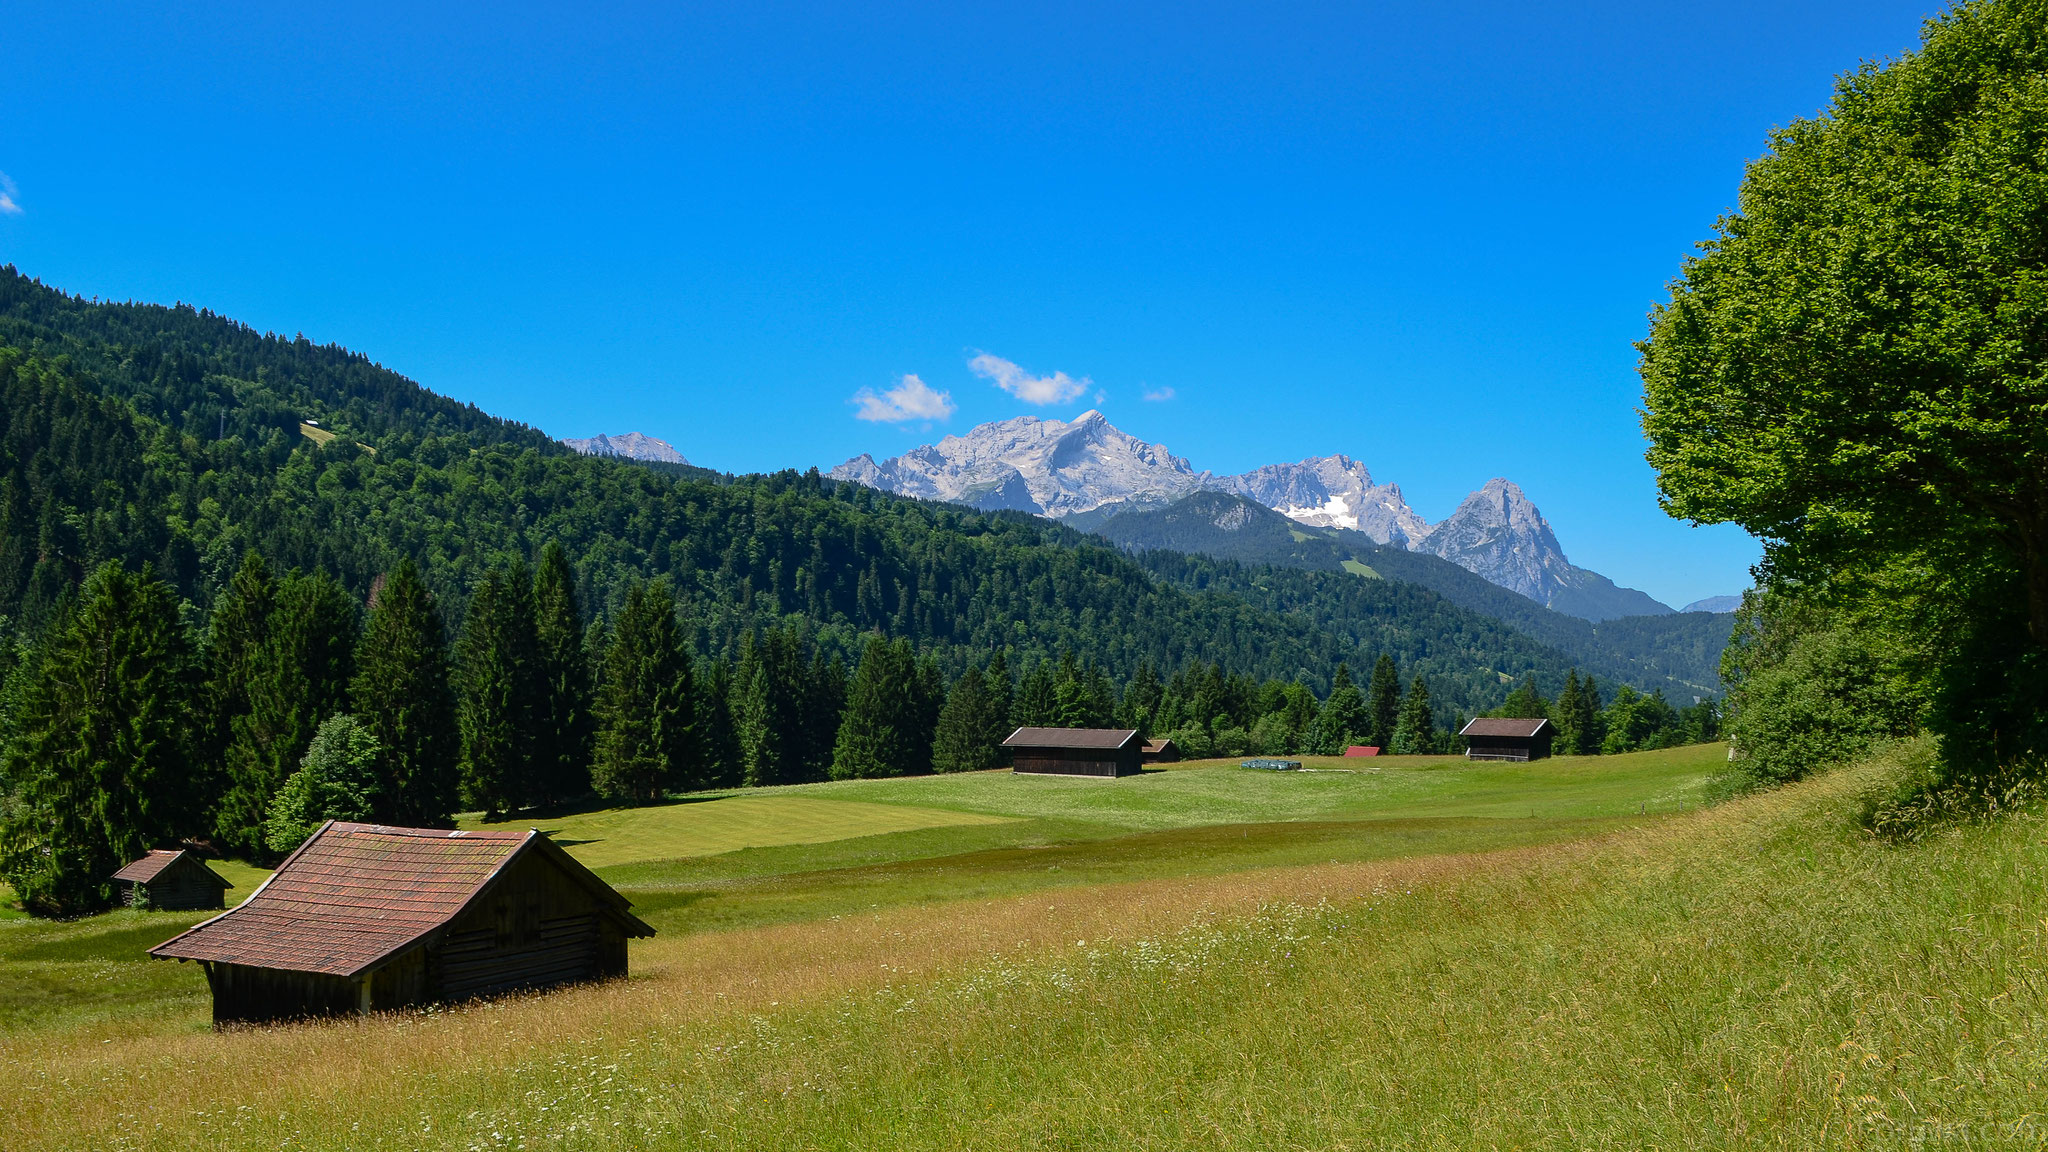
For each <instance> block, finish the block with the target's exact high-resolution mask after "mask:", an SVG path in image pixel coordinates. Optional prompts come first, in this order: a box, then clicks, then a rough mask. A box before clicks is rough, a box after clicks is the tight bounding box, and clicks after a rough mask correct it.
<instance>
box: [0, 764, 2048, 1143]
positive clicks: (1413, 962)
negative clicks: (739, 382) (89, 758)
mask: <svg viewBox="0 0 2048 1152" xmlns="http://www.w3.org/2000/svg"><path fill="white" fill-rule="evenodd" d="M1883 770H1884V769H1883V767H1882V766H1877V767H1871V768H1866V769H1863V770H1860V771H1856V772H1847V773H1840V774H1837V775H1835V776H1831V777H1828V778H1826V779H1823V780H1820V781H1816V782H1813V783H1810V784H1808V785H1804V786H1801V787H1799V788H1795V789H1788V790H1785V791H1782V792H1779V793H1774V794H1770V795H1765V796H1759V797H1754V798H1751V799H1748V800H1745V801H1742V802H1739V803H1736V804H1731V805H1728V806H1726V807H1724V808H1721V809H1716V810H1710V811H1707V812H1703V813H1698V814H1694V815H1690V816H1686V817H1681V818H1676V819H1673V820H1670V821H1667V822H1665V823H1662V824H1660V825H1657V826H1655V827H1652V828H1648V829H1643V830H1638V831H1635V832H1630V833H1624V834H1619V835H1615V836H1611V837H1608V838H1606V839H1604V840H1602V841H1599V842H1593V843H1580V844H1573V845H1563V846H1556V847H1549V848H1539V849H1528V850H1519V851H1513V852H1504V853H1496V854H1489V855H1486V856H1479V857H1447V858H1433V859H1426V860H1415V861H1404V862H1397V863H1392V864H1368V865H1335V866H1323V867H1315V868H1297V869H1285V870H1274V871H1268V872H1259V873H1249V874H1240V875H1234V876H1227V877H1222V878H1206V879H1199V880H1183V881H1149V882H1144V883H1136V884H1125V885H1116V886H1109V887H1101V888H1092V889H1084V890H1078V891H1063V892H1061V893H1059V894H1057V895H1051V896H1045V895H1041V896H1033V897H1023V898H1014V899H1006V900H1001V901H993V902H988V903H982V904H969V905H948V906H943V907H936V908H925V909H899V910H894V911H890V912H886V913H880V914H876V915H871V916H862V917H847V918H843V919H839V920H835V921H828V922H823V923H813V924H804V925H792V926H784V927H776V928H767V929H756V930H749V931H743V932H734V933H727V934H713V935H703V936H696V937H688V938H682V939H675V940H656V941H652V942H650V945H649V947H647V948H646V949H644V950H643V951H641V952H639V953H636V956H635V966H636V971H637V972H638V973H639V975H637V976H636V977H635V979H633V980H631V981H629V982H625V983H621V984H615V985H610V986H606V987H601V988H590V989H581V990H575V991H570V992H564V993H559V994H556V995H551V996H545V997H535V998H529V999H522V1000H513V1001H506V1002H501V1003H497V1004H492V1005H486V1006H479V1007H475V1008H471V1009H465V1010H459V1011H452V1012H446V1013H440V1014H435V1015H426V1016H416V1017H396V1018H389V1019H376V1020H369V1021H350V1022H343V1023H337V1024H328V1025H315V1026H305V1027H296V1028H284V1029H275V1030H267V1031H249V1032H237V1033H232V1034H226V1035H211V1034H194V1035H185V1036H178V1037H175V1038H173V1039H170V1040H168V1041H166V1040H162V1039H154V1038H145V1037H136V1036H119V1035H101V1036H80V1037H72V1038H41V1039H36V1038H30V1039H27V1040H24V1041H22V1042H20V1043H16V1044H12V1045H10V1047H9V1050H8V1052H7V1061H8V1063H7V1069H8V1073H9V1076H10V1079H11V1080H12V1081H13V1082H14V1083H16V1084H17V1085H19V1086H20V1087H21V1088H22V1089H24V1090H22V1091H19V1092H17V1094H16V1096H15V1101H16V1105H15V1107H14V1108H13V1109H12V1110H10V1112H9V1113H8V1114H7V1116H6V1118H5V1119H4V1120H0V1125H4V1128H0V1131H6V1132H7V1137H6V1139H5V1141H4V1143H5V1144H6V1146H7V1147H9V1148H32V1147H95V1148H101V1147H138V1148H252V1147H263V1148H269V1147H308V1146H310V1147H350V1148H354V1147H363V1148H370V1147H391V1148H400V1147H456V1148H463V1147H531V1148H540V1147H564V1148H584V1147H588V1148H609V1147H661V1148H668V1147H698V1146H702V1147H730V1146H735V1145H739V1146H746V1147H816V1148H838V1147H845V1148H885V1147H886V1148H898V1147H902V1148H1009V1147H1020V1148H1022V1147H1046V1148H1093V1147H1103V1148H1108V1147H1117V1148H1186V1147H1191V1146H1213V1147H1220V1148H1267V1147H1272V1148H1280V1147H1290V1148H1299V1147H1317V1148H1323V1147H1329V1148H1337V1147H1358V1148H1364V1147H1394V1146H1401V1147H1488V1146H1500V1147H1511V1146H1512V1147H1544V1146H1548V1147H1597V1146H1612V1147H1632V1148H1634V1147H1708V1146H1716V1147H1750V1146H1756V1147H1895V1146H1900V1145H1901V1144H1904V1143H1913V1142H1918V1143H1920V1144H1923V1145H1924V1144H1926V1143H1927V1142H1928V1141H1929V1140H1937V1141H1948V1142H1949V1144H1950V1145H1951V1146H1971V1145H1968V1144H1961V1143H1956V1142H1957V1141H1961V1140H1972V1141H1980V1142H1981V1141H1982V1140H1985V1139H1990V1138H1992V1137H1996V1138H1997V1139H2000V1140H2008V1141H2010V1140H2025V1139H2031V1138H2032V1137H2030V1136H2029V1135H2028V1133H2030V1132H2031V1131H2033V1130H2032V1129H2031V1128H2029V1127H2028V1125H2030V1124H2032V1123H2033V1121H2032V1119H2031V1116H2032V1112H2031V1109H2032V1108H2034V1107H2035V1106H2037V1104H2038V1103H2039V1101H2040V1100H2041V1099H2042V1094H2041V1091H2040V1085H2042V1084H2043V1083H2048V1076H2044V1075H2043V1067H2044V1065H2043V1061H2044V1059H2048V1057H2044V1053H2048V1044H2044V1043H2043V1041H2044V1040H2048V1035H2044V1030H2043V1026H2042V1021H2043V1019H2044V1018H2048V998H2044V985H2043V980H2042V973H2043V971H2044V968H2048V949H2044V946H2043V931H2044V928H2048V919H2044V914H2048V906H2044V904H2048V896H2044V894H2043V892H2042V890H2041V885H2040V883H2039V879H2040V876H2041V865H2042V864H2043V863H2044V862H2048V855H2044V848H2043V844H2042V833H2043V829H2042V826H2041V824H2040V822H2039V821H2038V819H2036V818H2034V817H2031V816H2021V817H2018V818H2014V819H2011V820H2008V821H2006V822H2004V823H2001V824H1999V825H1997V826H1994V827H1986V828H1966V829H1960V830H1957V831H1955V832H1953V833H1951V834H1948V835H1946V836H1944V837H1941V838H1938V839H1937V840H1936V841H1935V842H1933V843H1929V844H1926V845H1921V846H1918V847H1916V848H1913V849H1910V850H1900V849H1895V848H1886V847H1882V846H1879V845H1876V844H1873V843H1871V842H1869V841H1868V839H1867V838H1865V837H1862V836H1861V835H1860V834H1859V833H1857V832H1856V831H1855V829H1854V827H1853V823H1852V822H1851V820H1850V819H1849V817H1848V813H1849V812H1850V811H1851V810H1852V809H1853V807H1854V796H1855V794H1856V793H1857V792H1858V791H1859V790H1862V789H1865V788H1867V787H1868V786H1869V783H1870V779H1871V777H1872V776H1873V775H1874V774H1877V773H1880V772H1882V771H1883ZM2043 1132H2044V1136H2048V1129H2044V1130H2043Z"/></svg>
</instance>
